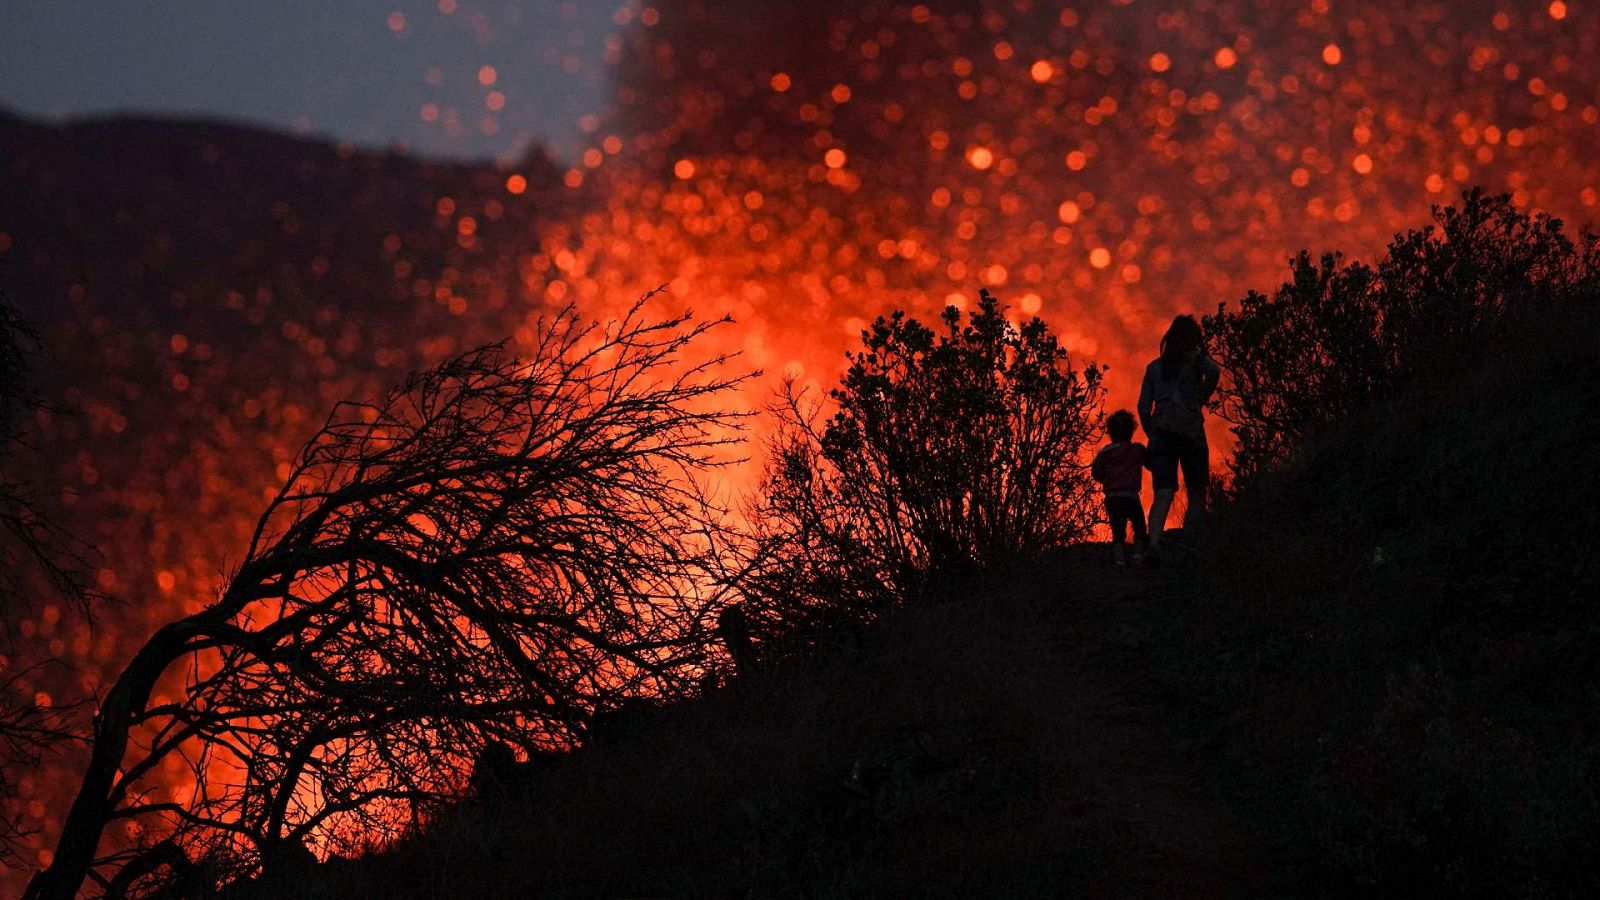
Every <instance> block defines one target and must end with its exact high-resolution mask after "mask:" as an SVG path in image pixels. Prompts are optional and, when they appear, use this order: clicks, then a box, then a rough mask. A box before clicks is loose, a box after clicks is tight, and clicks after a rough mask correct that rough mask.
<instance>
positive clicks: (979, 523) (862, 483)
mask: <svg viewBox="0 0 1600 900" xmlns="http://www.w3.org/2000/svg"><path fill="white" fill-rule="evenodd" d="M941 324H942V325H943V329H942V333H939V332H935V331H934V330H933V329H931V328H928V327H926V326H924V325H923V324H922V323H920V322H918V321H917V320H916V319H913V318H910V317H908V316H907V315H906V314H905V313H903V312H896V313H894V314H893V315H891V316H888V317H880V318H879V319H878V320H877V321H875V322H874V323H873V324H872V326H871V328H870V329H868V330H867V331H865V332H863V334H862V347H861V349H860V350H859V351H857V352H854V353H852V354H850V356H849V361H850V367H849V369H848V371H847V372H846V373H845V376H844V379H843V381H842V383H841V384H840V385H839V387H838V388H836V389H835V390H833V391H832V392H830V394H829V399H830V400H831V402H832V406H833V411H832V414H831V415H830V416H828V417H827V418H826V420H825V422H823V421H822V420H823V415H822V410H821V406H822V404H820V403H818V402H815V401H814V400H813V399H812V398H808V397H806V396H805V395H803V394H802V393H800V392H797V391H795V390H794V389H793V387H792V385H791V386H790V389H789V390H787V391H786V392H785V394H784V396H783V400H782V402H781V403H780V404H778V412H779V414H780V416H779V417H780V420H781V422H782V425H781V428H780V431H779V435H778V437H777V438H776V439H775V441H774V442H773V446H772V454H771V463H770V465H769V467H768V471H767V475H766V479H765V482H764V485H763V494H762V500H761V503H760V508H759V509H758V510H757V513H758V514H757V516H756V517H755V518H756V520H757V521H758V522H760V523H761V528H762V534H761V537H762V540H761V541H760V542H759V543H760V547H761V550H760V552H761V554H762V556H761V557H760V558H759V559H758V563H757V565H755V566H754V567H753V568H752V572H751V576H750V577H749V578H748V579H747V587H748V589H749V590H748V592H749V593H752V594H753V595H755V596H756V597H758V598H760V599H762V600H765V601H766V602H767V604H768V605H769V606H774V605H775V606H778V607H783V608H785V609H786V610H787V611H786V613H785V614H786V616H788V617H789V619H790V621H795V620H796V618H797V617H798V618H800V619H803V618H804V610H806V609H811V610H813V611H815V610H817V609H825V610H831V611H834V612H835V614H837V613H838V611H839V610H841V609H843V610H844V611H847V612H849V613H851V614H870V611H871V610H873V609H875V608H878V607H880V606H881V605H883V604H886V603H892V602H896V601H899V600H904V599H907V598H914V597H919V596H922V595H924V594H926V593H928V592H929V591H930V590H937V589H941V588H943V587H947V586H948V585H949V584H950V583H951V579H957V580H959V579H960V578H962V577H963V576H968V575H971V574H974V573H976V572H979V571H983V570H988V569H992V568H994V567H997V566H1000V565H1003V564H1005V563H1006V562H1008V561H1011V560H1015V559H1018V558H1020V557H1025V556H1028V555H1030V554H1033V553H1036V552H1038V551H1039V550H1041V549H1044V548H1047V547H1052V546H1058V545H1061V544H1064V543H1067V542H1069V541H1072V540H1075V539H1079V538H1082V537H1083V536H1085V535H1086V534H1087V533H1088V532H1089V530H1090V529H1091V528H1092V527H1093V525H1094V523H1095V521H1096V519H1097V516H1096V512H1095V509H1094V506H1093V503H1092V499H1093V494H1092V484H1091V481H1090V478H1089V474H1088V470H1087V467H1086V466H1085V465H1083V463H1082V460H1081V456H1082V451H1083V449H1084V448H1085V447H1086V446H1087V445H1088V444H1089V443H1090V442H1091V441H1092V440H1093V439H1094V438H1095V435H1096V427H1097V425H1098V422H1099V415H1100V408H1101V399H1102V394H1103V390H1102V387H1101V370H1100V369H1099V368H1098V367H1096V366H1094V365H1092V364H1091V365H1088V366H1086V367H1085V368H1083V369H1082V370H1077V369H1074V368H1072V366H1071V364H1070V362H1069V360H1068V357H1067V352H1066V350H1065V349H1064V348H1063V347H1062V346H1061V344H1060V342H1059V341H1057V339H1056V337H1055V335H1054V334H1053V333H1052V332H1051V331H1050V328H1049V326H1047V325H1046V324H1045V323H1044V322H1043V321H1042V320H1040V319H1038V318H1033V319H1031V320H1029V321H1027V322H1025V323H1022V324H1020V325H1017V324H1013V323H1011V322H1010V321H1008V320H1007V318H1006V316H1005V314H1004V311H1003V310H1002V309H1001V307H1000V304H999V301H997V300H996V299H995V298H994V297H992V296H991V295H989V293H988V292H987V291H985V292H983V293H982V295H981V298H980V301H979V304H978V307H977V309H975V310H973V311H972V312H971V313H970V314H968V315H967V316H966V322H965V324H963V322H962V314H961V312H960V311H959V310H957V309H956V308H955V307H948V308H946V309H945V311H944V314H943V316H942V317H941ZM819 423H821V424H819Z"/></svg>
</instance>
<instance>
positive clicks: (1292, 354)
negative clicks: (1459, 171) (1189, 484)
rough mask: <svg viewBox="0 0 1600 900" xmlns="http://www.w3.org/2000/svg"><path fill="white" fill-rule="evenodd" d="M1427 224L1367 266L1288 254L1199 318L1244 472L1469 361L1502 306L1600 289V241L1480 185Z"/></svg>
mask: <svg viewBox="0 0 1600 900" xmlns="http://www.w3.org/2000/svg"><path fill="white" fill-rule="evenodd" d="M1434 219H1435V221H1436V225H1435V226H1429V227H1426V228H1423V229H1421V230H1412V231H1409V232H1407V233H1405V234H1403V235H1399V236H1397V237H1396V238H1395V240H1394V241H1393V242H1392V243H1390V245H1389V247H1388V250H1387V252H1386V253H1385V254H1384V255H1383V257H1382V258H1381V259H1380V260H1379V261H1378V263H1377V264H1376V266H1371V265H1367V264H1365V263H1360V262H1347V261H1345V260H1344V259H1343V258H1342V257H1340V256H1338V255H1335V254H1327V255H1324V256H1322V257H1321V258H1320V259H1316V260H1314V259H1312V257H1311V255H1310V254H1309V253H1301V254H1300V255H1299V256H1297V257H1295V259H1293V260H1292V261H1291V263H1290V280H1289V281H1287V282H1285V283H1284V284H1283V285H1282V286H1281V287H1279V288H1278V289H1277V290H1276V291H1274V292H1273V293H1272V294H1271V295H1270V296H1268V295H1265V294H1260V293H1256V292H1254V291H1252V292H1251V293H1250V294H1249V295H1247V296H1246V297H1245V298H1244V300H1243V301H1241V302H1240V304H1239V306H1238V308H1237V309H1230V308H1229V307H1228V305H1227V304H1221V305H1219V306H1218V308H1217V312H1216V314H1215V315H1210V316H1207V317H1206V318H1205V331H1206V335H1207V338H1208V340H1209V341H1210V343H1211V346H1212V349H1213V350H1214V351H1215V353H1216V355H1217V357H1218V359H1219V360H1220V361H1221V362H1222V365H1223V368H1224V369H1225V370H1226V371H1227V373H1228V377H1227V378H1225V379H1224V381H1223V384H1222V387H1221V390H1220V392H1219V393H1220V395H1221V397H1222V400H1223V403H1222V412H1223V415H1224V416H1225V417H1227V418H1228V419H1229V421H1231V422H1232V423H1233V432H1234V434H1235V436H1236V440H1237V444H1236V448H1235V455H1234V460H1233V467H1234V473H1235V475H1236V477H1238V478H1241V479H1249V478H1251V477H1253V476H1255V475H1258V474H1260V473H1261V472H1262V471H1264V470H1266V469H1268V468H1271V467H1272V466H1274V465H1276V464H1278V463H1280V462H1282V461H1283V460H1284V459H1286V458H1287V457H1288V456H1290V455H1291V454H1293V453H1294V452H1295V451H1296V450H1297V449H1298V448H1299V447H1301V446H1302V445H1303V444H1304V442H1305V441H1306V440H1307V439H1308V438H1311V437H1313V436H1315V435H1316V434H1319V433H1322V432H1325V431H1327V430H1328V429H1330V428H1332V427H1333V426H1335V425H1337V424H1338V423H1340V422H1342V421H1344V420H1345V419H1347V418H1348V417H1349V416H1350V415H1351V414H1352V413H1354V412H1356V411H1357V410H1360V409H1362V408H1364V407H1365V406H1366V405H1367V404H1369V403H1370V402H1372V401H1373V400H1374V399H1375V398H1377V397H1379V396H1381V395H1383V394H1384V393H1386V392H1390V391H1392V390H1394V389H1395V388H1396V387H1398V386H1399V385H1400V384H1401V383H1402V382H1405V381H1407V380H1409V379H1411V378H1413V377H1415V376H1416V375H1418V374H1419V373H1420V372H1422V371H1423V370H1426V369H1440V368H1448V367H1449V366H1451V365H1454V364H1457V363H1458V362H1459V361H1460V360H1463V359H1469V358H1473V354H1472V353H1471V352H1469V351H1472V350H1474V349H1475V345H1481V344H1483V343H1484V342H1488V341H1492V340H1494V339H1495V329H1496V328H1497V327H1498V326H1499V325H1501V324H1502V323H1503V322H1504V319H1505V314H1506V313H1517V314H1524V313H1525V314H1527V315H1550V314H1557V313H1556V311H1557V310H1559V309H1561V308H1563V305H1564V304H1567V303H1569V302H1570V301H1571V300H1572V299H1573V298H1577V297H1585V298H1588V299H1590V300H1591V301H1592V300H1593V299H1595V298H1597V297H1600V243H1597V240H1596V238H1595V236H1594V235H1591V234H1584V235H1582V236H1581V237H1580V238H1579V239H1578V240H1577V241H1576V242H1574V241H1573V240H1572V239H1570V238H1568V237H1567V236H1566V235H1565V234H1563V232H1562V224H1561V222H1560V220H1558V219H1553V218H1551V217H1549V216H1547V215H1543V214H1539V215H1528V214H1527V213H1524V212H1522V211H1520V210H1518V209H1517V208H1516V207H1515V206H1514V205H1513V204H1512V202H1511V198H1510V197H1508V196H1503V195H1502V196H1491V195H1488V194H1485V193H1484V192H1483V191H1482V190H1473V191H1471V192H1468V193H1467V194H1465V195H1463V198H1462V203H1461V205H1460V206H1459V207H1444V208H1440V207H1435V208H1434Z"/></svg>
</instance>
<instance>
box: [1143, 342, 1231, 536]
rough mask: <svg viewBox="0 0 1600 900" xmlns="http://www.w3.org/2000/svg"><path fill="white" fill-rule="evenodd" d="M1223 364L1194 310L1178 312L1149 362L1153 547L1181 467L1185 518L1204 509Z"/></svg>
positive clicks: (1146, 394)
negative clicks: (1212, 405)
mask: <svg viewBox="0 0 1600 900" xmlns="http://www.w3.org/2000/svg"><path fill="white" fill-rule="evenodd" d="M1221 376H1222V369H1221V368H1219V367H1218V366H1217V364H1216V363H1215V362H1214V361H1212V359H1211V357H1209V356H1207V355H1206V352H1205V336H1204V335H1203V334H1202V333H1201V332H1200V324H1199V323H1198V322H1196V321H1195V320H1194V317H1193V316H1178V317H1176V318H1174V319H1173V320H1172V324H1171V325H1170V326H1168V327H1167V333H1166V334H1165V335H1164V336H1162V338H1161V355H1160V356H1158V357H1156V359H1155V361H1154V362H1152V363H1150V365H1148V366H1146V367H1145V370H1144V385H1143V386H1142V387H1141V388H1140V389H1139V425H1140V426H1141V427H1143V428H1144V433H1145V435H1146V436H1147V437H1149V438H1150V450H1149V458H1150V481H1151V483H1152V485H1153V486H1154V487H1155V492H1156V496H1155V500H1154V501H1153V502H1152V503H1151V504H1150V549H1151V551H1152V552H1154V551H1155V550H1156V549H1157V548H1159V547H1160V545H1161V532H1162V529H1164V528H1165V527H1166V524H1167V511H1168V510H1170V509H1171V508H1172V498H1173V495H1175V494H1176V493H1177V492H1178V471H1179V470H1180V469H1181V470H1182V471H1183V487H1184V490H1186V491H1187V492H1188V494H1189V509H1188V512H1187V513H1185V514H1184V523H1185V524H1188V522H1189V517H1190V516H1192V515H1193V514H1194V512H1195V510H1199V509H1204V508H1205V502H1206V486H1207V485H1208V484H1210V481H1211V453H1210V448H1208V447H1207V446H1206V427H1205V424H1206V423H1205V408H1206V401H1208V400H1210V399H1211V394H1212V392H1213V391H1215V390H1216V389H1217V380H1218V379H1219V378H1221Z"/></svg>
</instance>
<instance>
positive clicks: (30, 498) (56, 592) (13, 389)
mask: <svg viewBox="0 0 1600 900" xmlns="http://www.w3.org/2000/svg"><path fill="white" fill-rule="evenodd" d="M38 346H39V337H38V335H37V334H36V333H35V331H34V330H33V327H32V326H31V325H30V324H29V323H28V322H27V321H26V320H25V319H24V318H23V317H22V315H21V314H20V313H18V312H17V310H16V308H15V307H13V306H12V305H11V302H10V301H9V300H8V299H7V298H6V297H5V296H4V295H0V800H6V799H9V798H10V797H12V796H13V792H14V788H13V785H12V783H11V780H10V775H9V773H12V772H16V771H21V770H25V769H29V768H32V767H34V766H37V765H38V764H39V763H40V761H41V760H42V759H43V757H44V756H45V755H46V754H49V753H51V752H53V751H55V750H57V749H59V748H60V747H61V745H62V744H64V743H67V742H70V741H72V740H73V739H74V738H75V737H78V736H77V735H75V734H73V733H72V730H71V729H70V728H69V727H68V719H69V717H70V713H71V712H72V711H73V709H74V707H73V706H72V705H71V704H44V703H40V702H39V701H38V700H37V698H36V695H35V693H34V692H33V691H32V690H23V687H24V686H25V685H27V684H29V683H31V682H32V681H33V678H34V676H36V675H37V674H38V673H39V672H41V671H42V670H44V669H45V668H46V667H47V666H50V665H54V663H52V662H50V661H46V660H39V659H29V658H26V654H23V653H19V652H18V650H19V648H18V647H17V646H15V643H14V641H13V637H14V633H13V628H14V627H15V625H16V622H17V620H18V619H19V618H21V617H22V616H24V615H27V614H28V613H29V612H30V611H33V610H35V609H37V607H38V606H39V603H40V599H39V598H41V597H52V598H57V599H59V600H63V601H65V603H66V606H67V607H68V608H69V609H71V610H73V611H75V612H77V613H78V614H80V615H82V616H87V615H88V614H89V612H90V608H91V606H92V605H93V604H94V603H95V602H96V601H97V600H99V599H100V594H99V592H98V591H97V590H96V589H95V587H94V585H93V583H92V582H91V581H90V580H89V579H88V572H89V571H90V566H88V565H87V562H88V561H89V560H90V559H92V557H93V555H94V554H93V552H92V550H91V549H90V548H89V547H87V546H86V545H85V544H83V543H82V542H81V541H78V540H77V539H76V538H74V537H73V535H72V534H71V533H70V532H69V531H68V530H67V529H65V528H63V527H62V526H61V525H60V524H58V523H57V522H55V521H53V520H52V519H51V518H50V517H49V516H47V515H45V513H44V511H43V510H42V508H41V504H40V503H39V501H38V498H37V497H36V496H35V495H34V493H33V490H32V489H31V486H30V483H29V479H28V478H27V477H25V475H24V473H23V470H24V468H25V467H24V465H23V460H22V459H21V457H22V456H23V455H24V453H25V451H27V450H29V449H30V446H29V442H28V439H27V424H26V423H27V419H28V418H29V417H30V416H31V415H32V414H33V413H35V412H37V411H40V410H44V409H45V408H46V407H45V404H44V403H43V401H41V400H40V398H39V397H38V395H37V394H36V393H35V392H34V391H33V390H32V388H31V384H32V379H31V378H30V374H31V373H30V369H31V362H32V360H31V359H30V357H31V356H32V354H33V352H34V351H36V350H37V349H38ZM26 836H27V832H26V831H25V830H24V829H23V827H22V826H21V824H20V823H19V822H18V821H16V820H15V819H13V818H11V817H10V816H6V815H0V862H4V863H6V864H13V863H16V862H18V854H17V850H18V847H19V844H20V842H21V839H22V838H24V837H26Z"/></svg>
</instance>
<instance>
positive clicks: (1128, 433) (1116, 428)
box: [1106, 409, 1133, 441]
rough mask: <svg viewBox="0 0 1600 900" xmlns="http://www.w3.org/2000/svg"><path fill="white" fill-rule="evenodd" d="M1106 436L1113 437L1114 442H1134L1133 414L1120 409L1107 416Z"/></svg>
mask: <svg viewBox="0 0 1600 900" xmlns="http://www.w3.org/2000/svg"><path fill="white" fill-rule="evenodd" d="M1106 434H1109V435H1111V439H1112V440H1113V441H1129V440H1133V413H1131V412H1128V411H1127V410H1125V409H1119V410H1117V411H1116V412H1114V413H1112V414H1111V415H1109V416H1106Z"/></svg>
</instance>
